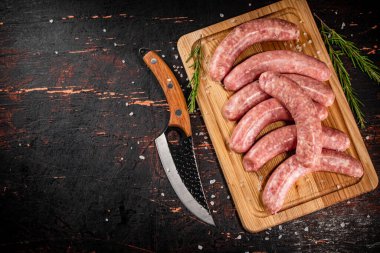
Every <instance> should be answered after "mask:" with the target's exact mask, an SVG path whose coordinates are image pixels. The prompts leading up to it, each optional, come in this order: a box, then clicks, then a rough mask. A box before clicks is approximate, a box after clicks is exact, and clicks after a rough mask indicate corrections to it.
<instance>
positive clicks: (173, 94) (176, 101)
mask: <svg viewBox="0 0 380 253" xmlns="http://www.w3.org/2000/svg"><path fill="white" fill-rule="evenodd" d="M143 59H144V62H145V63H146V64H147V65H148V67H149V68H150V70H151V71H152V72H153V74H154V76H155V77H156V78H157V80H158V82H159V83H160V85H161V88H162V90H163V91H164V93H165V96H166V100H167V101H168V104H169V110H170V119H169V125H168V126H171V127H178V128H180V129H182V131H184V133H185V134H186V136H187V137H188V136H191V125H190V116H189V113H188V112H187V104H186V100H185V97H184V96H183V92H182V90H181V87H180V86H179V84H178V81H177V79H176V78H175V76H174V74H173V72H172V71H171V70H170V68H169V67H168V65H167V64H166V63H165V62H164V60H163V59H162V58H161V57H160V56H158V55H157V54H156V53H155V52H154V51H149V52H148V53H146V54H145V55H144V57H143Z"/></svg>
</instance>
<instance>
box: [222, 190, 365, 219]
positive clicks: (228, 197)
mask: <svg viewBox="0 0 380 253" xmlns="http://www.w3.org/2000/svg"><path fill="white" fill-rule="evenodd" d="M230 198H231V197H230V195H228V196H227V199H230ZM367 217H368V216H367Z"/></svg>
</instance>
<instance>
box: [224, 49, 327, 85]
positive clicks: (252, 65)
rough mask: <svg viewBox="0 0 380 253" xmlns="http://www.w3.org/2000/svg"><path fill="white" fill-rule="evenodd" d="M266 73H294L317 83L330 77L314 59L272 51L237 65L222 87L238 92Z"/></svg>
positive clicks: (283, 51) (295, 53) (284, 51)
mask: <svg viewBox="0 0 380 253" xmlns="http://www.w3.org/2000/svg"><path fill="white" fill-rule="evenodd" d="M266 71H275V72H279V73H295V74H300V75H305V76H309V77H312V78H314V79H317V80H319V81H326V80H328V79H329V78H330V75H331V71H330V69H329V68H328V67H327V65H326V64H325V63H324V62H321V61H319V60H317V59H315V58H314V57H311V56H308V55H306V54H302V53H298V52H293V51H288V50H274V51H266V52H263V53H259V54H255V55H253V56H251V57H250V58H248V59H247V60H245V61H244V62H242V63H240V64H239V65H237V66H236V67H235V68H234V69H233V70H232V71H231V72H230V73H229V74H228V75H227V76H226V77H225V78H224V81H223V83H224V87H225V88H226V89H227V90H232V91H236V90H239V89H240V88H241V87H243V86H244V85H246V84H248V83H250V82H252V81H254V80H256V79H257V78H258V77H259V76H260V74H261V73H263V72H266Z"/></svg>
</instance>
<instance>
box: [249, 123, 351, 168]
mask: <svg viewBox="0 0 380 253" xmlns="http://www.w3.org/2000/svg"><path fill="white" fill-rule="evenodd" d="M296 144H297V129H296V126H295V125H290V126H284V127H280V128H278V129H276V130H273V131H272V132H270V133H268V134H266V135H265V136H263V137H262V138H261V139H260V140H259V141H258V142H257V143H256V144H255V145H253V146H252V148H251V149H250V150H249V151H248V152H247V154H245V156H244V158H243V165H244V168H245V170H247V171H258V170H259V169H260V168H261V167H262V166H263V165H264V164H265V163H267V162H268V161H269V160H271V159H272V158H273V157H275V156H277V155H279V154H281V153H284V152H286V151H289V150H293V149H295V148H296ZM349 146H350V139H349V138H348V136H347V134H345V133H343V132H341V131H339V130H337V129H333V128H330V127H322V147H323V148H326V149H333V150H337V151H344V150H346V149H347V148H348V147H349Z"/></svg>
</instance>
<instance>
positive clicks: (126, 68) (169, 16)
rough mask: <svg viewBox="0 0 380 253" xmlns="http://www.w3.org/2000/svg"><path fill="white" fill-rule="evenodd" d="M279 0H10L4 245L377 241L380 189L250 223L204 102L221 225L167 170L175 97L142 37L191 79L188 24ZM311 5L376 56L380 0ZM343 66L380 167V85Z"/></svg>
mask: <svg viewBox="0 0 380 253" xmlns="http://www.w3.org/2000/svg"><path fill="white" fill-rule="evenodd" d="M273 2H274V1H248V0H247V1H242V0H240V1H200V0H199V1H198V0H192V1H174V0H173V1H164V2H162V1H144V2H143V1H128V0H125V1H74V0H72V1H60V0H49V1H45V0H32V1H30V0H24V1H11V0H5V1H1V3H0V252H197V251H200V249H199V248H198V247H200V246H202V247H203V248H202V252H262V251H265V252H295V251H298V252H308V251H310V252H333V251H334V252H335V251H337V252H378V251H379V249H380V236H379V217H380V211H379V208H380V200H379V197H380V194H379V193H380V192H379V190H375V191H373V192H371V193H368V194H365V195H362V196H360V197H357V198H354V199H351V200H350V201H346V202H343V203H339V204H336V205H334V206H332V207H329V208H326V209H323V210H321V211H318V212H316V213H314V214H311V215H308V216H305V217H302V218H299V219H297V220H294V221H291V222H288V223H285V224H283V225H282V226H277V227H274V228H272V229H270V230H267V231H264V232H261V233H257V234H249V233H247V232H245V231H244V229H243V228H242V226H241V224H240V221H239V219H238V217H237V213H236V211H235V208H234V205H233V202H232V200H231V199H229V192H228V189H227V186H226V183H225V181H224V179H223V176H222V174H221V170H220V167H219V165H218V162H217V158H216V155H215V152H214V149H213V147H212V145H211V143H210V139H209V138H208V135H207V130H206V128H205V126H204V122H203V120H202V117H201V115H200V113H199V112H197V113H195V114H194V115H192V117H191V121H192V127H193V133H194V143H195V146H196V150H195V152H196V155H197V159H198V164H199V168H200V174H201V178H202V181H203V184H204V190H205V193H206V197H207V199H208V201H211V200H212V201H214V203H215V204H214V205H213V206H211V205H210V207H211V209H212V214H213V217H214V220H215V222H216V225H217V226H216V227H211V226H208V225H206V224H204V223H202V222H200V221H199V220H197V219H196V218H194V216H193V215H191V214H190V213H189V212H188V211H187V210H186V209H184V207H183V206H182V204H181V203H180V201H179V199H178V198H177V197H176V195H175V193H174V191H173V190H172V188H171V186H170V184H169V182H168V180H167V178H166V176H165V173H164V171H163V169H162V167H161V164H160V161H159V158H158V155H157V151H156V149H155V147H154V138H155V137H157V136H158V135H159V134H160V132H161V131H162V130H163V129H164V127H165V125H166V123H167V121H168V112H167V104H166V101H165V98H164V95H163V93H162V91H161V90H160V88H159V85H158V84H157V82H156V80H155V79H154V77H153V76H152V75H151V73H150V72H149V71H148V69H147V67H146V66H144V64H143V63H142V61H141V59H140V57H139V56H138V53H137V50H138V48H140V47H149V48H151V49H154V50H159V51H160V54H161V55H165V58H164V59H165V60H166V61H167V63H168V65H169V66H174V68H175V69H178V71H176V72H175V74H176V76H177V77H178V80H179V82H180V83H181V85H182V86H183V87H185V86H186V84H187V82H186V74H185V71H184V69H183V68H181V67H179V66H182V63H181V60H180V59H179V57H178V51H177V47H176V42H177V40H178V39H179V37H180V36H181V35H184V34H186V33H189V32H191V31H194V30H196V29H199V28H202V27H205V26H208V25H211V24H213V23H216V22H219V21H222V20H224V19H227V18H230V17H233V16H236V15H239V14H243V13H245V12H248V11H251V10H254V9H256V8H259V7H263V6H265V5H267V4H270V3H273ZM309 5H310V8H311V10H312V12H315V13H316V14H317V15H318V16H320V17H321V18H322V19H323V20H325V22H326V23H327V24H328V25H329V26H330V27H332V28H334V29H336V30H337V31H338V32H340V33H341V34H344V35H346V36H347V37H348V38H350V39H351V40H352V41H354V42H355V43H356V45H357V46H358V47H359V48H360V49H361V50H362V53H363V54H368V55H369V57H370V58H371V59H372V60H373V61H374V62H375V64H376V65H379V62H380V57H379V49H378V46H379V45H378V44H379V41H378V39H379V23H380V22H379V10H378V8H377V7H376V6H375V5H374V4H372V3H371V2H369V1H368V2H363V1H342V0H340V1H309ZM221 13H222V14H223V15H220V14H221ZM124 14H125V15H124ZM109 15H112V17H107V16H109ZM94 16H99V17H98V18H96V17H94ZM221 16H223V17H221ZM50 19H52V20H53V22H52V23H50V22H49V20H50ZM343 22H344V23H345V27H344V28H343V29H341V27H342V23H343ZM103 29H105V30H103ZM114 43H116V44H114ZM123 60H124V63H123ZM345 64H346V66H347V69H348V71H349V73H350V74H351V78H352V83H353V85H354V87H355V89H356V91H357V93H358V96H359V98H360V99H361V101H362V102H363V103H364V109H363V110H364V112H365V114H366V120H367V122H368V123H367V125H366V128H365V129H363V130H362V131H361V133H362V136H363V138H364V141H365V143H366V146H367V148H368V151H369V153H370V155H371V158H372V160H373V163H374V165H375V167H376V168H377V172H378V173H379V170H380V154H379V151H380V148H379V147H380V127H379V126H380V107H379V100H380V87H379V85H377V84H376V83H375V82H373V81H371V80H370V79H369V78H367V77H366V76H365V75H364V74H362V73H361V72H360V71H359V70H357V69H354V68H353V67H352V65H351V64H350V62H348V61H345ZM126 103H128V106H127V105H126ZM132 112H133V115H132V116H130V114H132ZM141 158H143V159H141ZM144 158H145V159H144ZM212 179H215V180H216V182H215V183H214V184H210V180H212ZM211 195H215V198H214V199H212V198H211Z"/></svg>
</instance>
